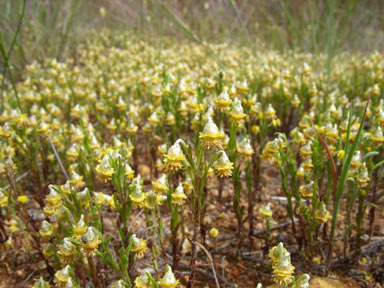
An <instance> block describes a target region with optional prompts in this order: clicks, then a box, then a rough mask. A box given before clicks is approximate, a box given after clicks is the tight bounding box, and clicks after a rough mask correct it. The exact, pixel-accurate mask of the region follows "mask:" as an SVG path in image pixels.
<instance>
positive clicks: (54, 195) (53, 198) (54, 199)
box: [45, 185, 61, 207]
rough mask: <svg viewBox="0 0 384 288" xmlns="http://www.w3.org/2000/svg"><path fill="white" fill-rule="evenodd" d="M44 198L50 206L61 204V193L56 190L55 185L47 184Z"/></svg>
mask: <svg viewBox="0 0 384 288" xmlns="http://www.w3.org/2000/svg"><path fill="white" fill-rule="evenodd" d="M45 200H47V202H48V203H49V205H50V206H52V207H58V206H60V205H61V195H60V193H58V192H57V191H56V187H55V186H53V185H50V186H49V194H48V195H47V196H46V197H45Z"/></svg>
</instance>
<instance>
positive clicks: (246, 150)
mask: <svg viewBox="0 0 384 288" xmlns="http://www.w3.org/2000/svg"><path fill="white" fill-rule="evenodd" d="M236 151H237V153H239V154H240V155H241V156H243V157H244V158H250V157H251V156H252V155H253V153H254V151H253V148H252V145H251V141H250V140H249V138H247V137H244V138H243V139H242V140H241V141H240V142H239V143H237V145H236Z"/></svg>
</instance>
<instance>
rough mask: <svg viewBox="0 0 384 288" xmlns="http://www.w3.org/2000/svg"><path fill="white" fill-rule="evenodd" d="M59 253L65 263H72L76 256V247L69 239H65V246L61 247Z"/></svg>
mask: <svg viewBox="0 0 384 288" xmlns="http://www.w3.org/2000/svg"><path fill="white" fill-rule="evenodd" d="M57 253H58V254H60V256H61V260H62V261H63V262H64V263H69V262H72V261H73V260H74V259H75V256H76V245H75V244H74V243H73V242H72V241H71V240H70V239H69V238H64V240H63V244H62V245H60V249H59V252H57Z"/></svg>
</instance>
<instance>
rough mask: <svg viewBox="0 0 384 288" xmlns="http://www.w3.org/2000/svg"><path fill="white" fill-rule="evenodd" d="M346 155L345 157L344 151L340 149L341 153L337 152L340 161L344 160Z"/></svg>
mask: <svg viewBox="0 0 384 288" xmlns="http://www.w3.org/2000/svg"><path fill="white" fill-rule="evenodd" d="M344 155H345V151H344V150H342V149H340V150H339V151H337V158H339V159H340V160H343V159H344Z"/></svg>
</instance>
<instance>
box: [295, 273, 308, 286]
mask: <svg viewBox="0 0 384 288" xmlns="http://www.w3.org/2000/svg"><path fill="white" fill-rule="evenodd" d="M309 279H310V277H309V275H308V274H303V275H301V276H300V278H299V279H297V280H296V283H295V284H294V285H293V286H292V288H309Z"/></svg>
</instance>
